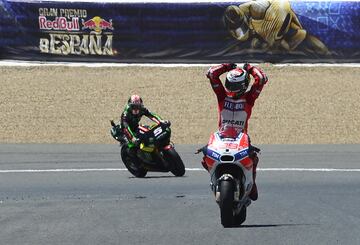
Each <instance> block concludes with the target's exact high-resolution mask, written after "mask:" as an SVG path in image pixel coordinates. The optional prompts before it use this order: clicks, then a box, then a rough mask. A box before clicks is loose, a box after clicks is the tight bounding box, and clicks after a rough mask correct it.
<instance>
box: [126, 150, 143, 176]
mask: <svg viewBox="0 0 360 245" xmlns="http://www.w3.org/2000/svg"><path fill="white" fill-rule="evenodd" d="M127 148H128V147H127V146H126V145H124V146H123V147H121V160H122V161H123V163H124V165H125V167H126V168H127V170H129V172H130V173H131V174H132V175H134V176H135V177H137V178H143V177H145V175H146V174H147V170H146V169H144V168H143V167H141V164H140V161H139V160H138V159H137V158H136V157H135V158H134V157H131V156H130V155H129V154H128V151H127Z"/></svg>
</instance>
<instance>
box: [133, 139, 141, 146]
mask: <svg viewBox="0 0 360 245" xmlns="http://www.w3.org/2000/svg"><path fill="white" fill-rule="evenodd" d="M132 143H133V144H134V145H135V146H136V147H139V145H140V143H141V140H140V139H139V138H133V140H132Z"/></svg>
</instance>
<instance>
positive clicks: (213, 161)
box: [202, 127, 259, 227]
mask: <svg viewBox="0 0 360 245" xmlns="http://www.w3.org/2000/svg"><path fill="white" fill-rule="evenodd" d="M202 151H203V153H204V155H205V157H204V160H205V164H206V167H207V168H208V171H209V173H210V178H211V181H210V185H211V189H212V191H213V192H214V196H215V200H216V202H217V203H218V205H219V208H220V218H221V224H222V225H223V226H224V227H237V226H240V225H241V224H242V223H243V222H245V220H246V209H247V207H248V206H249V205H250V204H251V200H250V198H249V194H250V192H251V189H252V186H253V160H252V159H251V158H250V155H251V154H252V153H253V152H254V151H255V152H259V149H258V148H256V147H253V146H251V145H250V144H249V137H248V135H247V134H246V133H243V132H239V133H238V132H237V131H236V129H234V128H231V127H230V128H229V127H228V128H226V129H221V130H219V131H217V132H215V133H213V134H212V135H211V137H210V140H209V143H208V145H207V146H206V147H204V148H203V149H202Z"/></svg>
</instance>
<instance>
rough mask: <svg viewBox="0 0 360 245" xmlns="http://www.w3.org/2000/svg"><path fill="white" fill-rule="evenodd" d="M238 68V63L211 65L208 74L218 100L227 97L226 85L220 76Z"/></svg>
mask: <svg viewBox="0 0 360 245" xmlns="http://www.w3.org/2000/svg"><path fill="white" fill-rule="evenodd" d="M234 68H236V64H233V63H231V64H221V65H217V66H213V67H210V69H209V70H208V72H207V74H206V76H207V78H209V79H210V84H211V87H212V89H213V90H214V92H215V94H216V97H217V99H218V101H222V100H224V99H225V97H226V92H225V88H224V85H223V84H222V83H221V80H220V76H221V75H222V74H224V73H225V72H228V71H230V70H232V69H234Z"/></svg>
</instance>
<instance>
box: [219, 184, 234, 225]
mask: <svg viewBox="0 0 360 245" xmlns="http://www.w3.org/2000/svg"><path fill="white" fill-rule="evenodd" d="M234 190H235V186H234V182H232V181H226V180H223V181H221V182H220V184H219V191H220V202H219V206H220V217H221V224H222V225H223V226H224V227H225V228H227V227H232V226H233V224H234V214H233V205H234Z"/></svg>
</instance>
